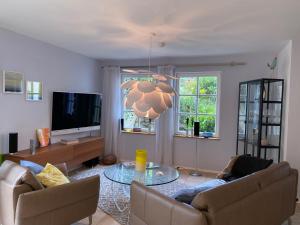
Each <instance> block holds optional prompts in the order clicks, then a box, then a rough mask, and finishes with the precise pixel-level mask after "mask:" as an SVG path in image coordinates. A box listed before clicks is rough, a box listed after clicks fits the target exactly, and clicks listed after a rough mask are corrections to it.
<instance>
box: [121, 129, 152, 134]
mask: <svg viewBox="0 0 300 225" xmlns="http://www.w3.org/2000/svg"><path fill="white" fill-rule="evenodd" d="M121 133H122V134H141V135H155V134H156V133H154V132H150V133H149V132H146V131H141V132H134V131H132V130H122V131H121Z"/></svg>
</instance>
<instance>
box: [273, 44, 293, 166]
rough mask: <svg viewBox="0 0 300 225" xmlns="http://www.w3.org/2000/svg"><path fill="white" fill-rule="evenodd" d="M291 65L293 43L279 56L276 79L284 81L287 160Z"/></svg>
mask: <svg viewBox="0 0 300 225" xmlns="http://www.w3.org/2000/svg"><path fill="white" fill-rule="evenodd" d="M291 63H292V41H288V43H287V44H286V45H285V46H284V47H283V48H282V50H281V51H280V52H279V54H278V66H277V74H276V76H275V78H280V79H284V84H285V85H284V90H285V91H284V96H283V109H284V110H283V116H282V121H283V123H282V124H283V125H282V152H283V154H281V156H282V157H281V158H282V159H283V160H287V155H286V153H287V151H286V150H287V137H288V129H287V125H288V124H287V120H288V110H289V95H290V75H291Z"/></svg>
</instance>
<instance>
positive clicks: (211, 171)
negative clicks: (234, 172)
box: [175, 165, 220, 174]
mask: <svg viewBox="0 0 300 225" xmlns="http://www.w3.org/2000/svg"><path fill="white" fill-rule="evenodd" d="M175 167H176V168H178V169H179V168H182V169H186V170H197V171H199V172H203V173H211V174H219V173H220V171H217V170H208V169H201V168H192V167H186V166H178V165H175Z"/></svg>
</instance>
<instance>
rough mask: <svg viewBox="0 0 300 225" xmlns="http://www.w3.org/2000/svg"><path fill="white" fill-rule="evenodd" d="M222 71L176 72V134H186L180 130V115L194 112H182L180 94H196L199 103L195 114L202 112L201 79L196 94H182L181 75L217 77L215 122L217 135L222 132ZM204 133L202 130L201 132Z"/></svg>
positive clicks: (215, 134)
mask: <svg viewBox="0 0 300 225" xmlns="http://www.w3.org/2000/svg"><path fill="white" fill-rule="evenodd" d="M221 74H222V72H221V71H201V72H176V77H177V78H178V79H177V80H176V82H175V88H176V92H177V95H176V97H175V107H174V108H175V111H174V113H175V116H174V119H175V134H184V133H185V132H184V131H180V130H179V123H180V122H179V116H180V115H182V114H192V113H180V105H179V97H180V96H196V97H197V99H196V101H197V103H196V107H195V108H196V112H195V114H193V115H196V116H198V115H201V113H198V106H199V104H198V102H199V96H201V95H200V94H199V81H198V80H197V93H196V95H180V93H179V79H180V77H217V93H216V95H215V96H216V105H217V107H216V114H215V117H216V124H215V133H214V136H215V137H219V134H220V105H221ZM201 133H202V132H201Z"/></svg>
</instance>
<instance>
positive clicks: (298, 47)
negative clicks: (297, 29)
mask: <svg viewBox="0 0 300 225" xmlns="http://www.w3.org/2000/svg"><path fill="white" fill-rule="evenodd" d="M291 53H292V54H291V55H292V57H291V70H290V74H288V77H287V81H288V84H287V85H288V90H287V91H288V93H287V95H288V104H287V110H286V129H285V132H286V135H285V136H286V139H285V141H286V143H285V160H287V161H288V162H289V163H290V164H291V166H292V167H293V168H296V169H298V170H299V171H300V143H299V129H300V119H299V116H300V104H299V99H300V88H299V85H300V34H299V35H298V36H296V37H294V38H293V39H292V44H291ZM299 194H300V185H298V196H299Z"/></svg>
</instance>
